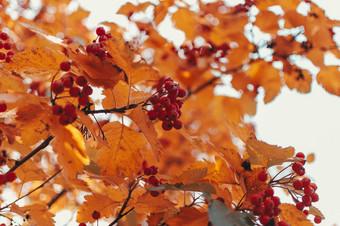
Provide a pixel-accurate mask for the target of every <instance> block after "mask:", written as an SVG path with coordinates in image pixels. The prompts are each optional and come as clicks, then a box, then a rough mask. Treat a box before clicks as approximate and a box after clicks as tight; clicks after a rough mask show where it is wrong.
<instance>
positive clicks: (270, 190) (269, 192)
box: [264, 188, 274, 197]
mask: <svg viewBox="0 0 340 226" xmlns="http://www.w3.org/2000/svg"><path fill="white" fill-rule="evenodd" d="M264 194H265V195H266V196H267V197H273V195H274V189H272V188H267V189H266V190H264Z"/></svg>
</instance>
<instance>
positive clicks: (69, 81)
mask: <svg viewBox="0 0 340 226" xmlns="http://www.w3.org/2000/svg"><path fill="white" fill-rule="evenodd" d="M62 81H63V85H64V87H66V88H71V87H72V86H73V81H74V79H73V77H72V76H68V77H65V78H63V79H62Z"/></svg>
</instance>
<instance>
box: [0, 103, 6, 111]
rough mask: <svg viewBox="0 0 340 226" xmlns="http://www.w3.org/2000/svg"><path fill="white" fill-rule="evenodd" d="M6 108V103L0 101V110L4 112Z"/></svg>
mask: <svg viewBox="0 0 340 226" xmlns="http://www.w3.org/2000/svg"><path fill="white" fill-rule="evenodd" d="M6 110H7V104H5V103H0V112H5V111H6Z"/></svg>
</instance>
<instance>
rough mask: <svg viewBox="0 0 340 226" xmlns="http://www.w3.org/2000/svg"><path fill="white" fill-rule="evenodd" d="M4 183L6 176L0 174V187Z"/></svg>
mask: <svg viewBox="0 0 340 226" xmlns="http://www.w3.org/2000/svg"><path fill="white" fill-rule="evenodd" d="M4 183H6V176H5V175H3V174H0V185H1V184H4Z"/></svg>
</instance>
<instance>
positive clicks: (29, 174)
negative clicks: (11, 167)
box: [15, 159, 46, 183]
mask: <svg viewBox="0 0 340 226" xmlns="http://www.w3.org/2000/svg"><path fill="white" fill-rule="evenodd" d="M15 173H16V174H17V176H18V177H19V178H20V180H21V181H22V182H24V183H25V182H28V181H33V180H45V179H46V175H45V173H44V171H43V170H42V169H41V168H39V167H38V166H37V165H36V163H34V162H33V161H32V160H31V159H29V160H28V161H26V162H25V164H23V165H21V166H20V167H18V168H17V169H16V170H15Z"/></svg>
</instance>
